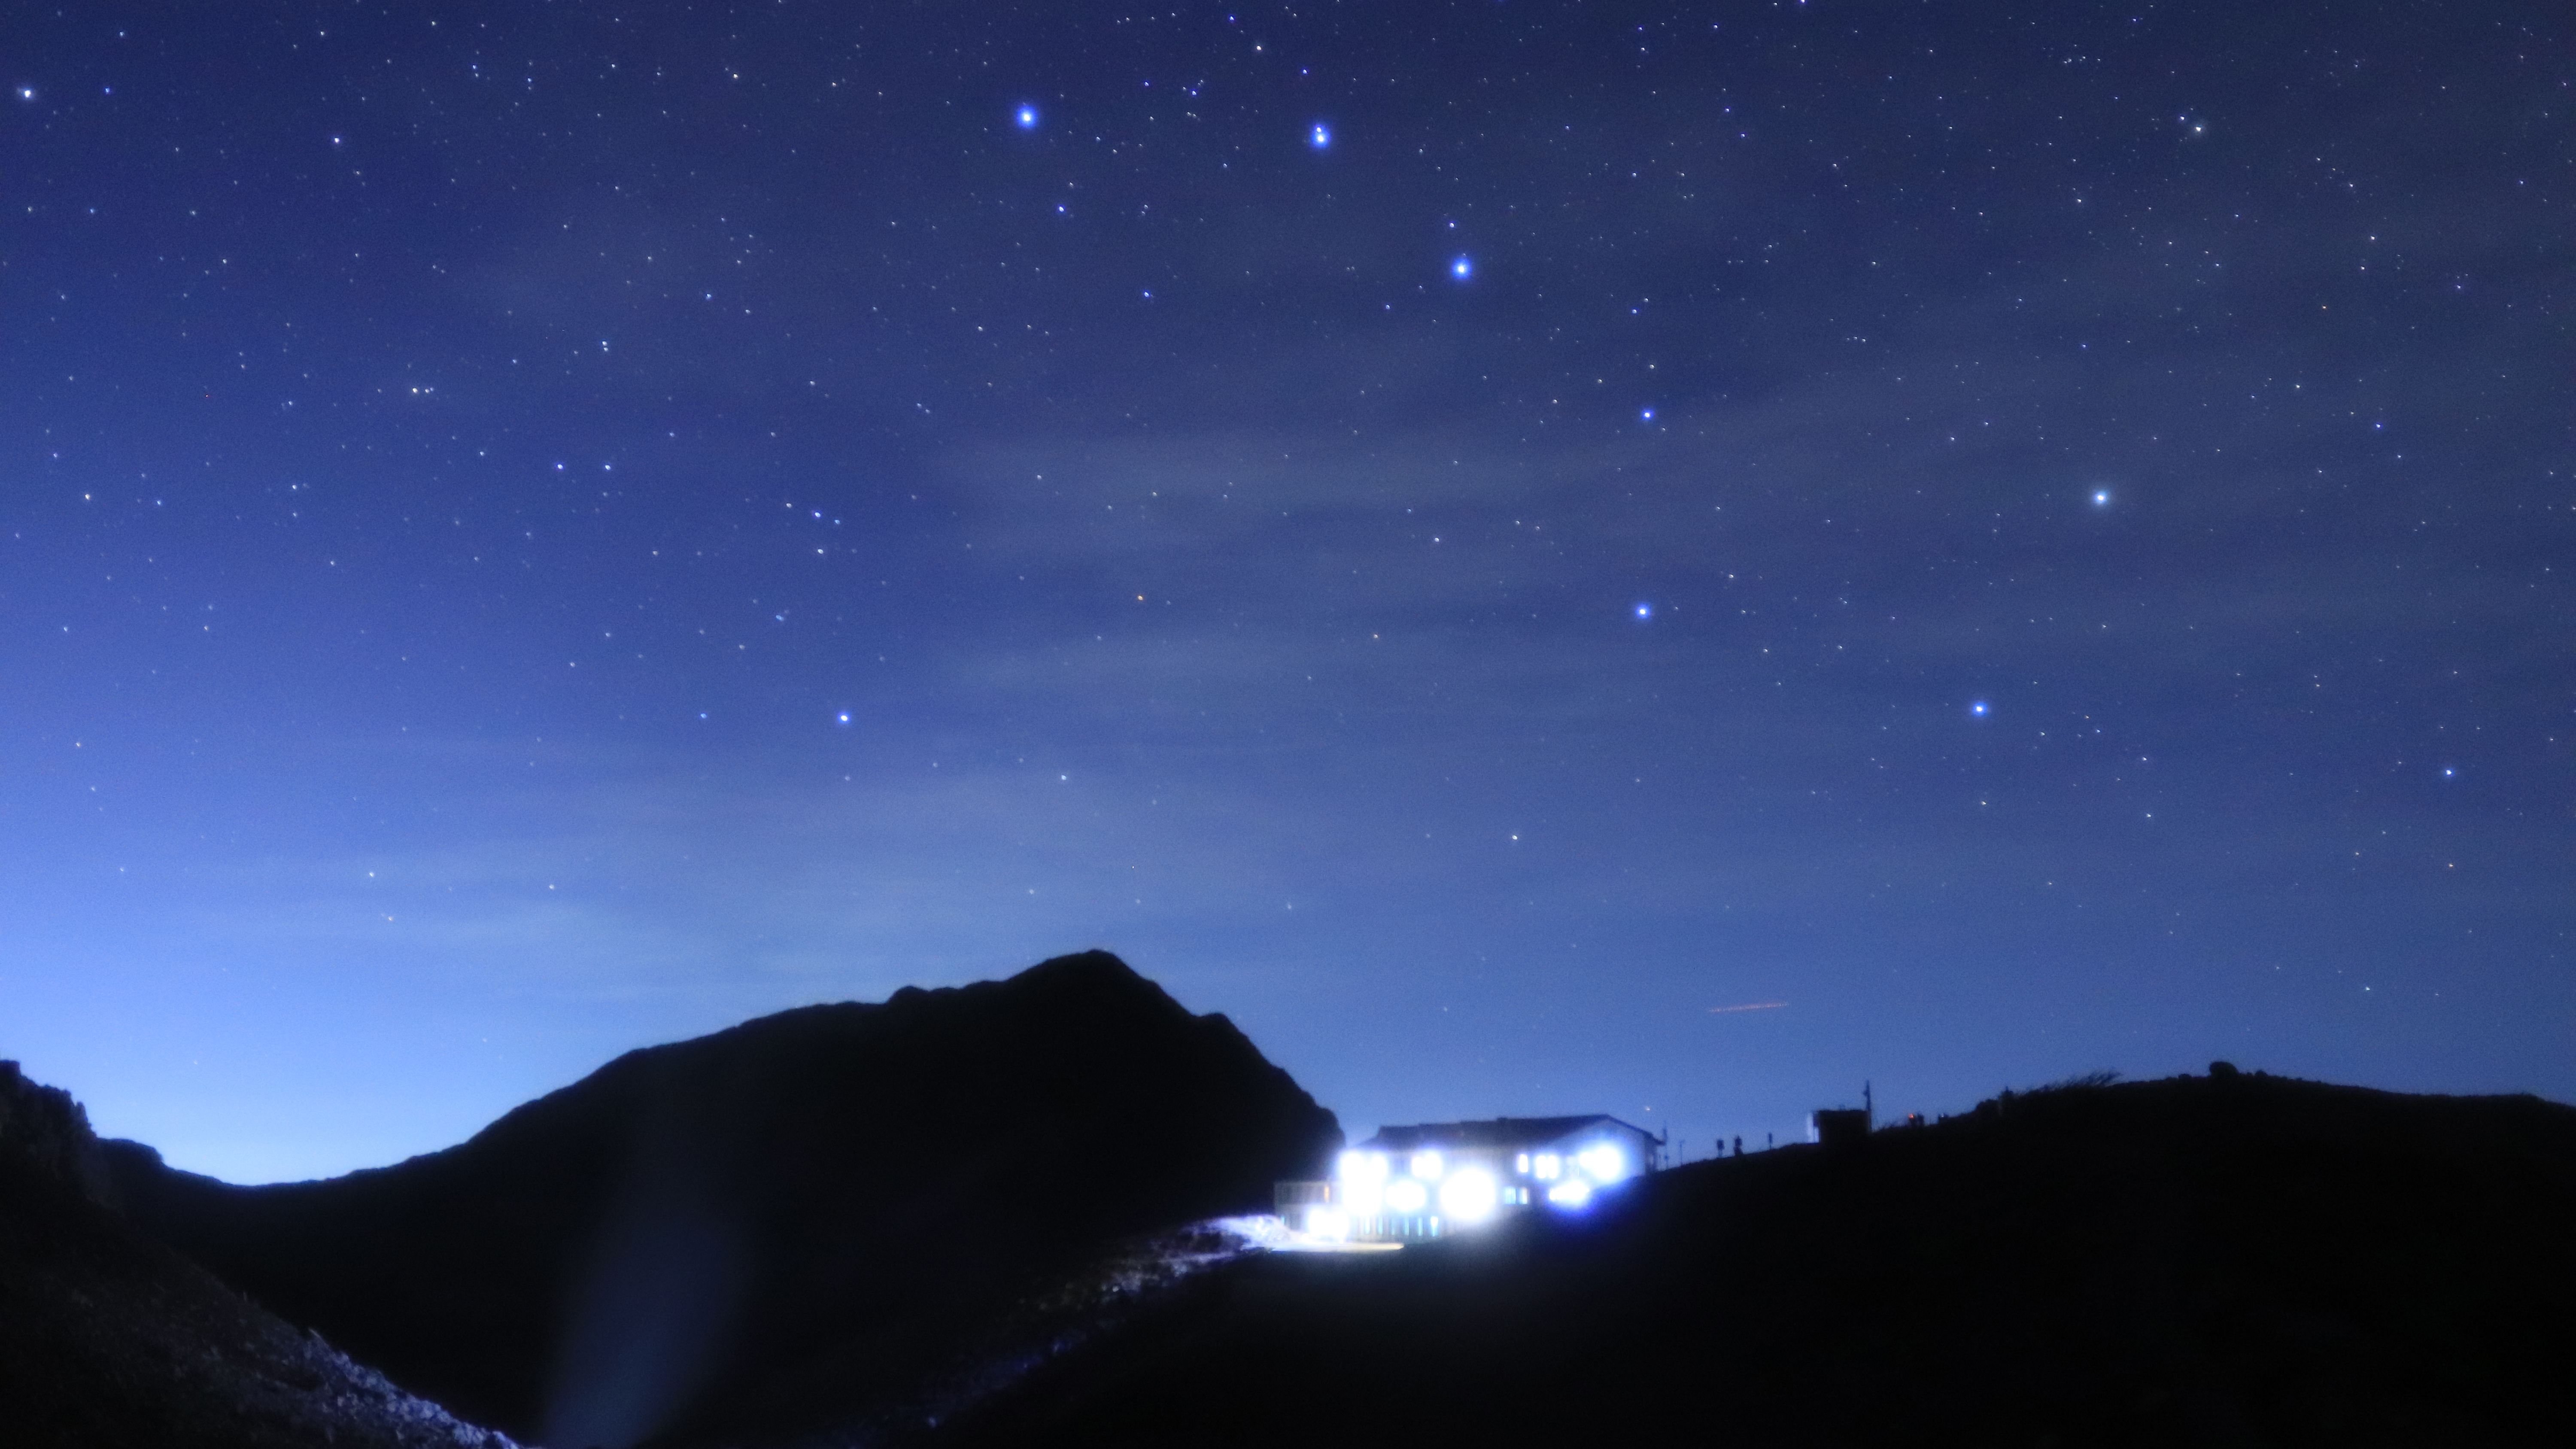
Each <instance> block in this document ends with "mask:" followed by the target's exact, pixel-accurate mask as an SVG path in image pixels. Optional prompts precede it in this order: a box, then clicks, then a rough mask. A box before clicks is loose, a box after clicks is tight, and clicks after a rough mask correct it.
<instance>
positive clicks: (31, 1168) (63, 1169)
mask: <svg viewBox="0 0 2576 1449" xmlns="http://www.w3.org/2000/svg"><path fill="white" fill-rule="evenodd" d="M0 1160H5V1161H8V1162H10V1163H13V1164H15V1165H16V1166H17V1167H18V1169H19V1170H20V1171H22V1172H24V1173H25V1174H26V1175H27V1176H28V1177H30V1178H34V1179H38V1180H42V1181H46V1182H53V1183H59V1184H61V1185H62V1186H64V1187H65V1188H68V1189H70V1190H71V1191H73V1192H76V1193H79V1194H80V1195H81V1196H83V1197H86V1198H88V1199H90V1200H91V1201H92V1202H96V1203H100V1204H104V1203H105V1202H106V1201H107V1194H108V1186H107V1164H106V1159H105V1158H104V1157H103V1156H102V1155H101V1153H100V1151H99V1145H98V1137H97V1135H96V1134H94V1133H92V1132H91V1131H90V1128H89V1113H87V1112H86V1111H83V1110H82V1109H81V1104H80V1103H78V1102H75V1101H73V1100H72V1094H71V1093H69V1092H66V1091H64V1090H63V1089H62V1088H60V1087H48V1086H45V1085H43V1084H42V1083H39V1082H31V1081H29V1080H27V1076H26V1074H25V1073H24V1072H22V1071H20V1070H19V1069H18V1064H17V1063H16V1062H0Z"/></svg>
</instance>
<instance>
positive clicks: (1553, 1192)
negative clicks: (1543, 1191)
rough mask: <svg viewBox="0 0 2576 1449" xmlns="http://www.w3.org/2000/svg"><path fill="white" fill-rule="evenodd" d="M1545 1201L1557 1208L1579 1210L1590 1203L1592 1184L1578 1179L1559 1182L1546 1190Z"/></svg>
mask: <svg viewBox="0 0 2576 1449" xmlns="http://www.w3.org/2000/svg"><path fill="white" fill-rule="evenodd" d="M1547 1200H1548V1201H1549V1202H1552V1203H1554V1204H1556V1205H1557V1206H1558V1207H1568V1208H1579V1207H1581V1206H1583V1205H1584V1204H1585V1203H1588V1202H1590V1201H1592V1184H1590V1183H1588V1182H1585V1181H1584V1180H1583V1179H1582V1178H1579V1177H1578V1178H1575V1179H1574V1180H1573V1181H1571V1182H1560V1183H1558V1184H1557V1185H1556V1186H1554V1187H1551V1188H1549V1189H1548V1190H1547Z"/></svg>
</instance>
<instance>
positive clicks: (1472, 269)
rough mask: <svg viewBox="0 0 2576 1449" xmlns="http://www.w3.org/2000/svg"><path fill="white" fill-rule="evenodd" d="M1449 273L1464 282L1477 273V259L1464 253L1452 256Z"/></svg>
mask: <svg viewBox="0 0 2576 1449" xmlns="http://www.w3.org/2000/svg"><path fill="white" fill-rule="evenodd" d="M1449 275H1451V276H1453V277H1456V278H1457V279H1458V280H1459V281H1462V282H1463V281H1465V280H1467V279H1468V278H1469V277H1472V276H1474V275H1476V262H1475V259H1474V258H1472V257H1468V256H1464V255H1461V256H1456V257H1452V258H1450V259H1449Z"/></svg>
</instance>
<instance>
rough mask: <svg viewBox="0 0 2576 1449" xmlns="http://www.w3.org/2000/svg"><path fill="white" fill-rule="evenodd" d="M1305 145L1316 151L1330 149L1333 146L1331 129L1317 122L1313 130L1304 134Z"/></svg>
mask: <svg viewBox="0 0 2576 1449" xmlns="http://www.w3.org/2000/svg"><path fill="white" fill-rule="evenodd" d="M1306 144H1307V145H1309V146H1312V147H1314V148H1315V149H1316V150H1318V151H1323V150H1327V149H1330V148H1331V146H1332V144H1333V128H1332V127H1330V126H1327V125H1325V124H1324V123H1323V122H1321V121H1317V122H1316V123H1315V124H1314V127H1313V129H1311V130H1309V131H1307V132H1306Z"/></svg>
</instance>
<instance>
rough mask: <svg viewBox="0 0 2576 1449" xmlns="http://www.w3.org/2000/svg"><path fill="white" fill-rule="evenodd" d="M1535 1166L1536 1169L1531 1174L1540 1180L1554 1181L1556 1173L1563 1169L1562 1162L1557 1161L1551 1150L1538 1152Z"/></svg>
mask: <svg viewBox="0 0 2576 1449" xmlns="http://www.w3.org/2000/svg"><path fill="white" fill-rule="evenodd" d="M1536 1166H1537V1169H1538V1170H1537V1171H1536V1172H1535V1173H1533V1174H1532V1175H1533V1176H1535V1177H1536V1178H1538V1180H1539V1181H1541V1182H1554V1181H1555V1180H1556V1175H1557V1174H1558V1173H1559V1172H1561V1171H1563V1170H1564V1166H1563V1164H1562V1163H1560V1162H1559V1161H1558V1159H1557V1155H1556V1154H1555V1153H1553V1152H1542V1153H1540V1154H1539V1155H1538V1159H1537V1162H1536Z"/></svg>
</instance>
